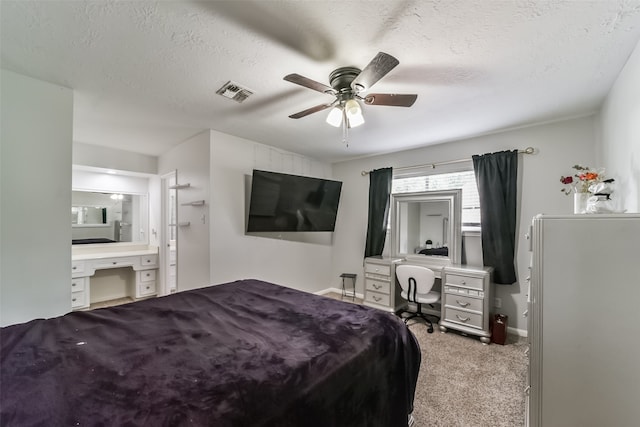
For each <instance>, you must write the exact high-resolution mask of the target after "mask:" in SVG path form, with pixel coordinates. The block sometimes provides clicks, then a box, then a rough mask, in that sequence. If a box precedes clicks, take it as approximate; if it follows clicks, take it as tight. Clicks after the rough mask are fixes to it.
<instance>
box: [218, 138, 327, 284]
mask: <svg viewBox="0 0 640 427" xmlns="http://www.w3.org/2000/svg"><path fill="white" fill-rule="evenodd" d="M254 168H256V169H263V170H269V171H274V172H283V173H292V174H297V175H307V176H313V177H318V178H331V166H330V165H329V164H326V163H322V162H318V161H314V160H312V159H309V158H307V157H304V156H301V155H298V154H294V153H290V152H286V151H281V150H278V149H275V148H272V147H269V146H266V145H262V144H259V143H257V142H254V141H249V140H246V139H242V138H238V137H234V136H231V135H227V134H224V133H220V132H215V131H211V218H212V220H211V262H210V264H211V283H225V282H229V281H233V280H238V279H247V278H256V279H261V280H265V281H269V282H274V283H278V284H281V285H285V286H289V287H293V288H297V289H302V290H305V291H309V292H316V291H319V290H323V289H326V288H328V287H329V284H330V283H331V251H332V246H331V242H328V244H323V243H309V242H300V241H291V240H285V239H278V238H267V237H257V236H248V235H245V208H246V205H245V203H246V197H247V193H246V192H245V186H246V183H247V177H250V176H251V174H252V171H253V169H254Z"/></svg>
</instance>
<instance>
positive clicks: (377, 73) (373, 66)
mask: <svg viewBox="0 0 640 427" xmlns="http://www.w3.org/2000/svg"><path fill="white" fill-rule="evenodd" d="M399 63H400V62H399V61H398V60H397V59H396V58H394V57H393V56H391V55H389V54H388V53H384V52H378V54H377V55H376V56H375V58H373V59H372V60H371V62H369V64H367V66H366V67H364V70H362V71H361V72H360V74H358V76H357V77H356V78H355V79H353V82H351V88H352V89H353V90H355V91H356V92H361V91H364V90H368V89H369V88H370V87H371V86H373V85H374V84H375V83H376V82H377V81H378V80H380V79H381V78H383V77H384V76H385V75H386V74H387V73H388V72H389V71H391V70H393V68H394V67H395V66H396V65H398V64H399Z"/></svg>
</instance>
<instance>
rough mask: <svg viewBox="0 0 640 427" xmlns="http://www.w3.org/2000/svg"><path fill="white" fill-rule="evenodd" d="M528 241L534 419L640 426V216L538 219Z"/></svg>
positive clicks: (550, 426) (549, 425)
mask: <svg viewBox="0 0 640 427" xmlns="http://www.w3.org/2000/svg"><path fill="white" fill-rule="evenodd" d="M531 240H532V250H533V265H532V271H531V291H530V295H529V311H528V327H529V330H528V337H529V345H530V351H529V381H530V389H529V390H528V392H529V397H528V400H529V405H530V406H529V409H528V412H527V413H528V417H529V418H528V420H529V424H530V425H531V426H532V427H539V426H543V427H556V426H562V427H565V426H581V427H582V426H637V425H638V420H640V404H639V402H640V398H639V396H640V367H639V366H638V363H639V361H640V344H639V343H638V340H637V335H638V333H637V332H638V307H639V304H638V301H640V278H639V277H640V274H639V273H638V259H640V258H639V256H638V254H639V253H640V214H617V215H604V214H592V215H564V216H559V215H558V216H552V215H538V216H537V217H535V218H534V219H533V228H532V233H531Z"/></svg>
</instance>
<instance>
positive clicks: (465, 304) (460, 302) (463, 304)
mask: <svg viewBox="0 0 640 427" xmlns="http://www.w3.org/2000/svg"><path fill="white" fill-rule="evenodd" d="M456 302H457V303H458V305H459V306H460V307H467V306H468V305H469V304H470V303H468V302H464V301H460V300H456Z"/></svg>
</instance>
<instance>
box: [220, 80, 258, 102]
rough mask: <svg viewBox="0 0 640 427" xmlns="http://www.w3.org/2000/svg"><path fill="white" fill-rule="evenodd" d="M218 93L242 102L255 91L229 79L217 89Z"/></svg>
mask: <svg viewBox="0 0 640 427" xmlns="http://www.w3.org/2000/svg"><path fill="white" fill-rule="evenodd" d="M216 93H217V94H218V95H222V96H224V97H225V98H229V99H233V100H234V101H236V102H242V101H244V100H245V99H247V98H248V97H249V96H250V95H253V91H251V90H249V89H247V88H245V87H242V86H240V85H239V84H238V83H235V82H232V81H228V82H227V83H225V84H224V85H223V86H222V87H221V88H220V89H218V90H217V91H216Z"/></svg>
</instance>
